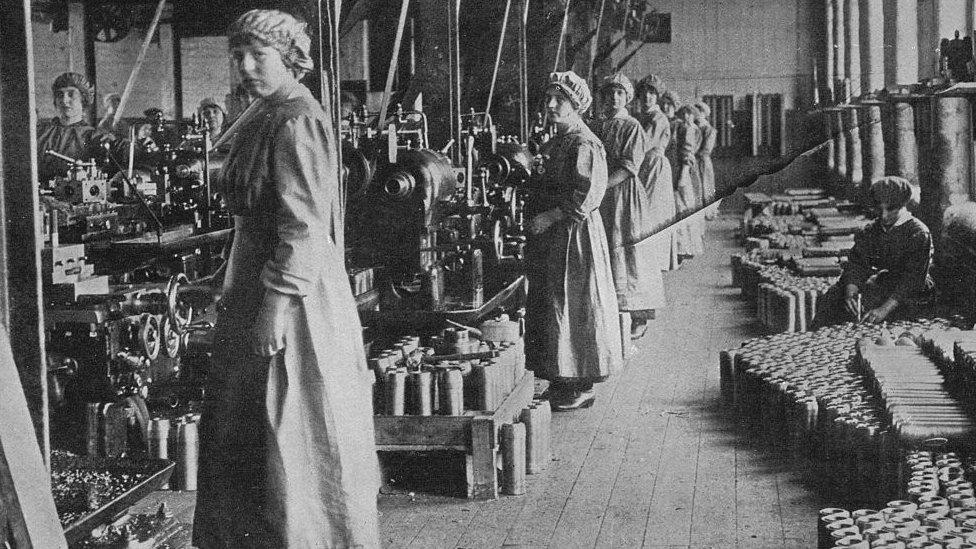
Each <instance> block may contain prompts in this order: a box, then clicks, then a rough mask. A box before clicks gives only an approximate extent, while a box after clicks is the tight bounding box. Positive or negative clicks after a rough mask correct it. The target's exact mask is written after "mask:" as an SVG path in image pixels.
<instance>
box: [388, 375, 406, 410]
mask: <svg viewBox="0 0 976 549" xmlns="http://www.w3.org/2000/svg"><path fill="white" fill-rule="evenodd" d="M406 392H407V371H406V370H401V369H396V370H393V371H391V372H388V373H387V375H386V413H387V415H391V416H402V415H404V414H405V413H406V407H405V406H406V405H405V401H406Z"/></svg>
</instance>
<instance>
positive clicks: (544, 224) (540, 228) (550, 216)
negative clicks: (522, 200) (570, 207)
mask: <svg viewBox="0 0 976 549" xmlns="http://www.w3.org/2000/svg"><path fill="white" fill-rule="evenodd" d="M562 218H563V212H562V210H559V209H553V210H548V211H545V212H542V213H540V214H538V215H536V216H535V217H533V218H532V219H531V220H529V227H528V229H529V234H534V235H536V234H542V233H544V232H546V231H548V230H549V227H552V225H553V223H555V222H557V221H559V220H560V219H562Z"/></svg>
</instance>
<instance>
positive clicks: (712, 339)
mask: <svg viewBox="0 0 976 549" xmlns="http://www.w3.org/2000/svg"><path fill="white" fill-rule="evenodd" d="M733 227H734V223H733V222H731V221H727V220H725V221H723V220H718V221H713V222H711V223H710V224H709V231H708V245H707V251H706V253H705V254H704V255H703V256H701V257H697V258H695V259H694V260H692V261H690V262H687V263H686V264H685V265H683V266H682V268H681V269H679V270H677V271H673V272H671V273H667V274H666V275H665V282H666V286H667V289H668V294H669V305H670V306H669V308H668V309H667V310H665V311H662V312H660V313H659V315H658V318H657V319H656V320H654V321H652V322H651V325H650V328H649V330H648V333H647V335H646V336H645V337H644V338H643V339H641V340H640V341H639V342H638V344H637V346H636V350H635V352H634V353H633V354H632V355H631V358H630V360H629V361H628V363H627V365H626V366H625V368H624V370H623V371H622V372H619V373H617V374H615V375H614V376H612V377H611V378H610V380H609V381H608V382H607V383H604V384H601V385H599V386H598V388H597V395H598V396H597V401H596V404H595V405H594V406H593V407H592V408H590V409H589V410H584V411H580V412H573V413H565V414H556V415H555V416H554V419H553V454H554V460H553V461H552V462H551V464H550V467H549V469H548V470H547V471H545V472H544V473H542V474H539V475H530V476H529V478H528V492H527V494H526V495H524V496H518V497H506V496H502V497H501V498H500V499H498V500H496V501H487V502H475V501H468V500H465V499H461V498H452V497H440V496H429V495H425V494H422V493H414V494H413V495H410V494H409V493H408V492H407V491H404V490H402V489H401V490H398V491H397V493H394V494H384V495H382V496H381V497H380V500H379V509H380V512H381V516H380V527H381V539H382V541H383V543H384V545H385V546H386V547H417V548H440V547H444V548H472V549H473V548H486V549H487V548H494V547H512V548H514V547H522V548H542V547H555V548H559V549H563V548H575V547H584V548H590V547H600V548H604V547H607V548H639V547H646V548H661V549H664V548H675V549H677V548H686V549H691V548H694V549H699V548H701V549H704V548H718V549H725V548H730V549H731V548H749V549H752V548H757V549H760V548H776V549H782V548H792V547H797V548H801V547H815V546H816V532H815V523H814V518H815V517H816V510H817V509H818V508H819V507H823V506H826V505H827V503H828V502H825V501H822V500H821V498H820V496H819V495H818V494H817V493H816V492H814V491H812V490H811V489H810V488H809V487H808V485H807V484H806V483H805V482H804V480H803V478H802V472H801V471H797V470H794V469H793V468H792V467H791V464H790V462H789V459H788V458H787V457H785V456H782V455H779V454H777V453H776V452H775V451H774V450H772V449H770V448H769V447H768V445H765V444H763V443H761V442H758V441H756V440H753V438H754V437H751V436H750V435H749V433H747V432H745V431H744V430H743V429H742V428H741V427H739V426H737V424H736V422H735V420H734V418H732V417H729V416H728V415H727V414H726V413H725V411H724V410H723V406H722V404H721V402H720V400H719V393H718V351H719V350H721V349H725V348H730V347H736V346H738V345H739V344H740V343H741V342H742V341H743V340H745V339H747V338H750V337H755V336H757V335H760V334H761V332H760V328H759V326H758V324H757V323H756V322H755V320H754V318H753V315H752V310H751V307H750V305H749V304H748V303H746V302H744V301H743V300H742V299H741V298H740V297H739V296H738V291H736V290H733V289H731V288H730V287H729V284H730V276H729V267H728V265H729V254H730V253H733V252H734V251H735V248H733V247H732V241H731V231H732V228H733Z"/></svg>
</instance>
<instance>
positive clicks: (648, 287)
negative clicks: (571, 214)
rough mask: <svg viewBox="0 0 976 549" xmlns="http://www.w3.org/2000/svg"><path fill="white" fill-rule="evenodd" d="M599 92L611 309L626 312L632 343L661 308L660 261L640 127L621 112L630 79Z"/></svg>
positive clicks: (630, 91)
mask: <svg viewBox="0 0 976 549" xmlns="http://www.w3.org/2000/svg"><path fill="white" fill-rule="evenodd" d="M600 93H601V95H602V99H603V105H604V106H605V115H606V120H605V121H604V122H603V124H601V127H600V132H599V136H600V139H601V140H602V141H603V146H604V148H605V149H606V152H607V172H608V182H607V193H606V196H604V197H603V203H602V205H601V206H600V215H601V216H603V223H604V225H605V226H606V229H607V243H608V245H609V248H610V265H611V267H612V268H613V282H614V286H615V287H616V289H617V306H618V307H619V309H620V310H621V311H626V312H629V313H630V319H631V328H630V337H631V339H638V338H640V337H641V336H643V335H644V333H645V332H646V331H647V321H648V320H650V319H652V318H654V310H655V309H659V308H662V307H663V306H664V305H665V303H666V300H665V297H664V278H663V277H662V276H661V269H660V262H659V261H657V260H656V259H655V257H654V249H653V248H652V246H651V244H652V242H651V240H649V237H650V236H651V235H652V234H653V231H652V229H653V225H654V219H653V218H652V217H651V214H652V213H653V210H654V209H653V207H652V206H651V195H650V193H648V192H647V189H646V188H645V186H644V185H643V184H642V183H643V181H642V180H641V179H640V177H639V175H640V169H641V166H642V165H643V163H644V156H645V151H646V150H647V141H646V139H645V135H644V129H643V128H642V127H641V125H640V122H638V121H637V119H636V118H634V117H633V116H631V115H630V113H629V112H628V111H627V105H628V104H629V103H630V102H631V101H632V100H633V99H634V85H633V84H631V82H630V79H628V78H627V77H626V76H624V75H622V74H615V75H613V76H608V77H607V78H606V79H605V80H604V81H603V86H602V87H601V89H600Z"/></svg>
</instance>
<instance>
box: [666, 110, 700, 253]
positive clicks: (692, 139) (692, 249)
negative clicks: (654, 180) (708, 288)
mask: <svg viewBox="0 0 976 549" xmlns="http://www.w3.org/2000/svg"><path fill="white" fill-rule="evenodd" d="M675 118H676V119H677V124H676V125H675V126H674V128H675V130H674V132H675V133H674V137H673V138H672V139H673V141H674V148H675V155H676V156H677V161H678V164H677V165H676V166H675V167H674V172H675V173H674V178H675V182H674V188H675V193H676V198H675V200H676V201H677V208H678V216H679V217H685V216H687V215H690V214H692V213H694V212H696V211H697V210H698V209H699V208H701V206H702V195H701V174H700V172H699V171H698V156H697V154H698V149H699V148H700V146H701V135H700V134H699V132H698V126H696V125H695V114H694V109H693V108H692V107H690V106H688V105H682V106H681V108H680V109H678V112H677V113H676V114H675ZM703 238H704V228H703V227H702V224H701V222H700V221H696V220H687V221H683V222H682V224H681V227H680V229H679V230H678V255H679V256H684V257H694V256H695V255H698V254H700V253H702V252H704V248H705V246H704V240H703Z"/></svg>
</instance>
